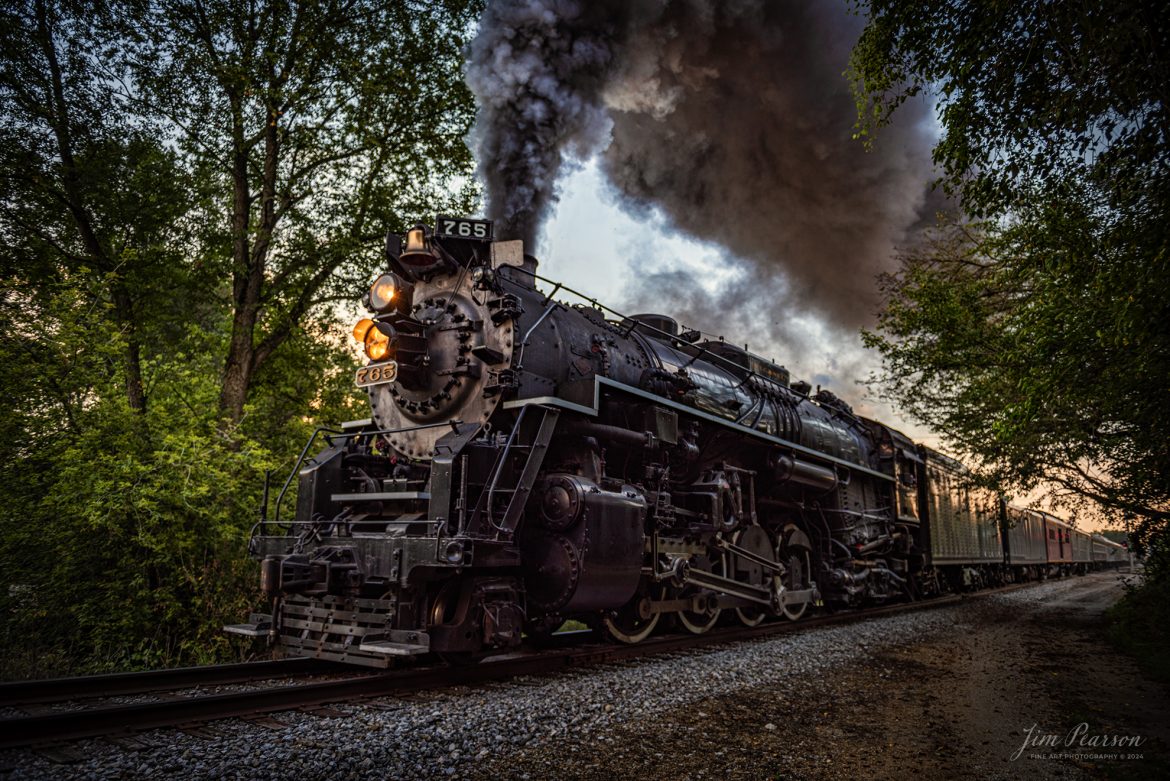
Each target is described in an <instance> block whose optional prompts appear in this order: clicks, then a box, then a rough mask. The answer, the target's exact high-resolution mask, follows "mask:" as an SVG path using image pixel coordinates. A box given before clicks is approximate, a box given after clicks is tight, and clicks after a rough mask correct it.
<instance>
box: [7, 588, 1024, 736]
mask: <svg viewBox="0 0 1170 781" xmlns="http://www.w3.org/2000/svg"><path fill="white" fill-rule="evenodd" d="M1029 585H1034V584H1031V583H1022V584H1012V585H1010V586H1004V587H1000V588H995V589H988V590H984V591H979V592H974V593H971V594H963V595H957V594H955V595H947V596H943V597H938V598H934V599H929V600H923V601H918V602H905V603H899V604H896V605H887V606H884V607H879V608H870V609H864V610H856V611H849V612H842V613H835V614H830V615H825V616H816V617H812V618H807V619H802V620H801V621H797V622H793V621H776V622H772V623H765V624H761V625H759V626H755V627H730V628H727V629H724V630H722V631H714V632H709V633H707V634H702V635H689V634H675V635H666V636H663V637H657V638H652V639H649V640H646V641H644V642H642V643H638V644H635V645H612V644H609V643H600V642H598V643H592V644H589V645H585V646H580V645H575V646H572V647H569V648H566V649H560V650H553V651H520V652H513V653H509V654H504V655H502V656H498V657H494V658H493V657H489V658H488V659H486V660H484V661H482V662H480V663H479V664H474V665H468V666H463V667H450V666H446V665H434V666H428V667H422V668H414V669H406V670H393V671H389V672H378V673H374V674H365V675H357V676H351V677H347V678H344V679H342V680H336V681H325V682H320V683H309V684H301V685H291V686H278V687H270V688H265V689H257V690H253V691H247V692H231V693H226V694H214V695H208V696H199V697H191V698H183V699H175V700H164V701H158V702H145V703H135V704H130V705H117V706H109V707H98V708H90V709H83V710H73V711H62V712H56V713H42V714H37V715H31V716H26V717H17V718H8V719H0V749H9V748H16V747H20V746H35V745H51V744H56V743H61V742H66V741H71V740H80V739H83V738H94V737H101V736H106V735H118V734H125V733H128V732H135V731H142V730H147V729H157V728H160V727H173V726H177V725H185V724H189V723H191V722H205V721H213V720H216V719H224V718H232V717H241V716H255V715H258V714H262V713H271V712H274V711H282V710H291V709H296V708H306V707H312V706H320V705H325V704H328V703H334V704H336V703H340V702H353V701H357V700H364V699H369V698H372V697H382V696H387V695H394V694H403V693H408V692H417V691H424V690H433V689H442V688H447V687H451V686H469V685H475V684H479V683H486V682H489V681H499V680H504V679H508V678H513V677H516V676H519V675H548V674H551V673H556V672H560V671H563V670H568V669H573V668H582V667H590V666H594V665H600V664H606V663H610V662H620V661H623V660H626V659H632V658H636V657H644V656H647V657H648V656H654V655H659V654H669V653H675V652H680V651H686V650H691V649H694V648H699V647H705V646H713V645H725V644H729V643H735V642H743V641H746V640H753V639H758V638H762V637H766V636H769V635H775V634H781V633H785V632H803V631H806V630H812V629H816V628H818V627H826V626H836V625H842V624H849V623H856V622H861V621H868V620H871V619H877V618H882V617H886V616H890V615H895V614H898V613H907V612H915V611H919V610H931V609H934V608H940V607H946V606H949V605H955V604H958V603H961V602H963V601H965V600H967V599H971V598H977V597H982V596H990V595H992V594H996V593H1001V592H1004V591H1014V590H1016V589H1019V588H1025V587H1027V586H1029ZM566 634H569V633H566ZM571 634H573V635H576V636H579V635H580V634H583V633H571ZM556 638H557V635H553V639H554V640H555V639H556ZM290 661H295V662H302V663H307V662H314V661H316V660H312V659H296V660H290ZM196 669H197V668H196ZM334 669H336V668H334ZM161 672H167V671H161ZM174 672H179V671H174ZM98 677H101V676H98Z"/></svg>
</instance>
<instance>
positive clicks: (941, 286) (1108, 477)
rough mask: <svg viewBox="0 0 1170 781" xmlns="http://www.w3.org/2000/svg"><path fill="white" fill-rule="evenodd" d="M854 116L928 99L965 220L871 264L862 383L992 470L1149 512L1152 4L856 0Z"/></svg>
mask: <svg viewBox="0 0 1170 781" xmlns="http://www.w3.org/2000/svg"><path fill="white" fill-rule="evenodd" d="M858 6H859V8H860V9H861V10H862V12H864V13H865V14H866V15H867V17H868V24H867V27H866V28H865V31H864V32H863V34H862V36H861V38H860V40H859V42H858V44H857V47H856V49H855V50H854V52H853V56H852V60H851V74H852V77H853V80H854V85H855V92H856V95H857V98H858V107H859V128H860V133H861V134H862V135H868V134H870V133H873V132H876V131H877V130H878V129H879V128H880V127H881V126H882V125H883V124H884V123H885V122H886V121H887V120H888V119H889V117H890V116H891V114H892V113H893V112H894V111H896V110H897V107H898V106H899V105H901V104H902V103H904V102H905V101H906V100H910V99H931V100H934V101H936V102H937V105H938V115H939V120H940V125H941V133H942V135H941V137H940V140H939V142H938V144H937V146H936V148H935V160H936V162H937V163H938V164H939V166H940V170H941V178H942V182H943V184H944V185H945V186H946V187H947V188H948V190H949V191H950V192H951V193H952V194H953V195H954V197H955V198H956V199H957V200H958V202H959V203H960V204H961V206H962V209H963V211H964V212H965V214H966V221H960V222H958V223H955V224H950V225H946V226H943V227H942V228H940V230H939V231H938V232H937V233H936V235H935V237H934V240H933V242H931V243H929V244H927V245H924V246H920V247H917V248H914V249H912V250H911V251H910V252H909V253H908V254H907V256H906V257H905V259H904V263H903V266H902V269H901V271H900V272H899V273H898V274H895V275H891V276H888V277H886V278H884V279H883V286H884V291H885V294H886V299H887V306H886V309H885V311H884V313H883V314H882V315H881V318H880V320H879V324H878V328H877V329H876V330H875V331H873V332H871V333H867V334H865V340H866V343H867V344H869V345H870V346H872V347H875V348H876V349H878V350H880V351H881V352H882V354H883V357H884V361H885V372H884V375H883V376H882V377H880V378H877V379H878V384H879V386H880V387H882V388H883V389H884V391H885V392H886V393H887V394H888V395H889V396H891V397H892V398H893V399H894V400H895V401H897V402H899V403H900V404H901V405H902V406H903V407H904V408H905V409H907V410H908V411H909V412H910V413H911V414H912V415H913V416H914V417H916V418H917V419H918V420H920V421H922V422H924V423H927V424H928V425H930V426H931V427H933V428H934V429H935V430H937V431H938V432H939V433H940V434H942V435H943V436H944V438H945V439H946V440H947V441H948V442H949V444H950V445H951V446H952V447H954V448H956V449H958V450H959V451H961V452H962V453H964V454H965V455H967V456H968V457H970V458H972V459H974V460H975V461H976V462H977V463H979V464H981V465H982V467H983V468H984V476H985V478H986V479H988V480H989V481H990V482H997V483H998V484H1000V485H1001V486H1005V487H1014V488H1019V489H1030V488H1033V487H1035V486H1037V485H1040V484H1046V485H1048V486H1049V487H1051V488H1052V490H1053V493H1054V494H1055V495H1056V496H1057V497H1058V498H1063V499H1076V500H1080V501H1082V502H1090V503H1094V504H1096V505H1097V506H1098V507H1101V508H1104V510H1105V511H1106V513H1108V514H1109V515H1110V516H1111V517H1113V518H1114V519H1116V518H1117V517H1118V516H1121V515H1130V516H1134V517H1136V518H1137V519H1138V520H1139V522H1140V523H1139V527H1138V536H1139V538H1147V539H1148V537H1149V535H1151V534H1153V533H1161V531H1162V530H1164V529H1165V528H1166V522H1167V519H1168V517H1170V516H1168V515H1167V510H1168V508H1170V494H1168V492H1170V480H1167V475H1170V445H1168V444H1167V443H1170V413H1168V411H1167V409H1168V404H1170V339H1168V337H1167V330H1168V329H1166V326H1165V324H1166V323H1167V322H1168V321H1170V305H1168V303H1167V300H1168V299H1167V296H1166V291H1167V290H1168V289H1170V261H1168V253H1167V248H1168V234H1167V231H1168V227H1167V226H1168V225H1170V221H1168V220H1167V214H1168V208H1167V207H1168V206H1170V188H1168V181H1170V180H1168V176H1170V155H1168V146H1167V143H1168V139H1170V114H1168V113H1167V97H1170V96H1168V95H1167V90H1168V88H1170V87H1168V85H1170V61H1168V58H1167V47H1168V41H1170V35H1168V33H1170V7H1167V6H1166V5H1165V4H1149V3H1139V2H1129V1H1123V2H1113V3H1011V2H991V3H974V2H959V3H954V2H943V1H942V0H926V2H903V1H901V0H867V1H866V2H860V3H858Z"/></svg>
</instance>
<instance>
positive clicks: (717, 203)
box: [467, 0, 942, 351]
mask: <svg viewBox="0 0 1170 781" xmlns="http://www.w3.org/2000/svg"><path fill="white" fill-rule="evenodd" d="M847 10H848V8H847V4H846V3H845V2H844V1H843V0H842V2H840V3H832V2H807V1H806V0H768V1H765V0H724V1H722V2H720V1H718V0H627V1H626V2H585V1H584V0H582V1H581V2H570V1H569V0H526V1H525V0H489V2H488V6H487V10H486V11H485V14H484V16H483V19H482V20H481V25H480V32H479V35H478V37H477V38H476V40H475V41H474V43H473V44H472V46H471V48H470V51H469V64H468V67H467V75H468V83H469V84H470V85H471V87H472V89H473V91H474V92H475V94H476V96H477V98H478V99H479V104H480V114H479V116H478V120H477V125H476V129H475V131H474V134H473V141H474V143H475V144H476V146H477V149H478V154H479V161H480V174H481V176H482V177H483V180H484V181H485V183H486V186H487V199H488V203H487V205H488V212H489V216H490V217H492V218H493V219H496V220H497V221H498V222H499V224H500V226H501V229H502V230H501V234H502V235H503V234H504V233H505V232H507V233H510V234H511V235H514V236H516V237H520V238H524V239H526V240H529V241H531V240H533V239H534V238H535V236H536V234H537V232H538V230H539V227H540V224H541V220H542V219H543V218H544V217H545V215H546V214H547V212H548V210H549V208H550V206H551V205H552V204H554V203H555V200H556V183H557V178H558V176H559V175H560V174H561V173H562V172H563V170H564V169H565V167H566V165H568V164H572V162H573V161H575V160H582V159H586V158H588V157H590V156H593V155H600V160H601V168H602V170H603V171H604V172H605V174H606V176H607V177H608V179H609V181H610V183H611V184H612V187H613V192H614V194H615V196H616V197H617V198H618V199H619V201H620V202H621V204H622V205H623V207H624V208H626V209H627V210H629V211H633V212H636V213H642V214H644V215H646V216H650V215H654V216H660V217H661V218H662V219H663V220H664V221H665V223H666V224H667V225H669V226H670V227H672V228H673V229H675V230H677V231H679V232H681V233H683V234H685V235H688V236H691V237H694V238H697V239H700V240H703V241H708V242H715V243H717V244H719V245H720V246H721V247H723V248H725V249H726V258H725V259H724V260H723V262H725V263H726V264H727V265H728V266H734V267H735V268H736V269H737V270H738V271H739V272H740V273H738V274H736V275H734V277H733V278H732V280H731V281H730V282H727V283H725V284H724V285H723V286H722V287H721V288H720V289H719V291H718V292H717V293H716V294H714V295H712V294H710V293H708V292H706V291H705V290H704V288H703V286H702V285H700V284H698V281H697V280H695V279H693V278H692V277H690V276H688V273H687V272H685V271H681V270H672V269H669V268H667V269H666V270H664V271H662V270H660V271H659V272H658V273H647V272H648V271H649V270H648V269H638V271H639V273H638V274H636V275H634V277H635V279H636V280H639V281H637V282H635V283H634V288H633V289H632V290H631V291H629V295H628V298H629V300H630V301H634V302H637V301H643V300H644V301H647V302H658V304H657V306H658V307H662V304H661V302H662V301H664V300H670V301H671V304H670V307H669V308H670V310H671V313H672V314H674V313H676V312H679V310H681V312H679V313H680V314H681V315H683V319H686V320H688V321H689V322H690V323H692V324H694V325H698V326H699V327H707V328H712V327H717V328H718V329H719V330H720V331H722V332H724V333H732V332H733V331H732V326H733V325H738V324H739V323H737V322H736V321H740V322H742V323H743V324H744V326H746V327H749V328H751V329H752V331H751V332H752V333H754V334H756V336H754V337H753V339H752V341H761V342H762V341H765V340H767V341H770V342H773V343H775V344H778V345H791V344H792V343H793V342H794V341H796V342H799V341H800V340H801V338H802V337H801V333H804V334H805V337H804V338H805V339H806V340H807V330H806V331H803V332H802V331H800V329H796V328H793V327H792V323H793V322H794V318H799V317H800V316H805V315H808V316H818V317H823V318H825V319H827V321H828V327H829V328H830V329H831V330H836V331H839V332H842V333H845V332H852V333H855V331H856V329H857V328H858V327H859V326H863V325H866V324H869V323H871V322H872V320H873V316H874V314H875V313H876V310H877V308H878V292H877V288H876V284H875V276H876V274H878V273H879V272H881V271H885V270H889V269H890V268H892V267H893V266H894V265H895V261H894V256H895V251H896V248H897V247H899V246H905V245H906V244H907V243H908V242H909V241H911V240H912V238H913V234H914V232H915V231H916V230H917V229H918V228H919V227H921V226H922V224H923V223H929V222H931V221H932V218H933V211H934V210H935V209H936V208H938V207H940V206H941V205H942V201H941V198H939V197H932V196H931V195H930V188H929V183H930V181H931V179H932V178H933V175H934V174H933V171H932V166H931V159H930V149H931V147H932V145H933V141H934V139H933V137H932V134H931V130H930V127H929V114H930V110H931V107H930V106H929V105H928V104H927V102H926V101H925V100H924V101H922V102H921V103H918V104H912V105H907V106H906V107H904V108H903V109H902V110H901V111H900V112H899V115H898V117H897V122H896V123H895V125H894V126H892V127H890V128H887V129H886V130H885V131H883V133H882V134H880V135H879V137H878V138H877V139H876V142H875V145H874V148H873V149H872V150H867V149H866V148H865V147H864V146H863V145H862V144H861V143H860V142H859V141H857V140H855V139H853V137H852V135H853V132H854V122H855V118H856V108H855V105H854V101H853V97H852V95H851V93H850V89H849V85H848V82H847V80H846V78H845V76H844V75H843V74H844V71H845V68H846V67H847V64H848V57H849V52H850V50H851V48H852V46H853V44H854V42H855V41H856V39H857V36H858V34H859V33H860V31H861V27H862V25H863V20H862V19H861V18H859V17H857V16H854V15H851V14H849V13H848V12H847ZM761 331H763V332H764V333H760V332H761ZM761 346H762V345H761ZM809 347H810V346H809V345H807V344H805V345H801V346H800V348H801V349H802V351H807V349H806V348H809Z"/></svg>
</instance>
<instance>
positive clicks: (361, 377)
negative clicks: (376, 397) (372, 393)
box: [353, 361, 398, 388]
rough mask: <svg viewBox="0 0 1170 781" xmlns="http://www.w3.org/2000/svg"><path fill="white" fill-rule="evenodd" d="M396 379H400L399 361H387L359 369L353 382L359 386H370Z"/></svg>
mask: <svg viewBox="0 0 1170 781" xmlns="http://www.w3.org/2000/svg"><path fill="white" fill-rule="evenodd" d="M396 379H398V362H397V361H387V362H386V363H375V364H371V365H370V366H363V367H362V368H360V369H358V370H357V372H356V373H355V374H354V376H353V384H354V385H356V386H358V387H359V388H368V387H370V386H371V385H381V384H382V383H385V382H394V380H396Z"/></svg>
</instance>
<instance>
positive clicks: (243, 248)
mask: <svg viewBox="0 0 1170 781" xmlns="http://www.w3.org/2000/svg"><path fill="white" fill-rule="evenodd" d="M232 109H233V114H234V115H235V116H234V117H233V123H232V124H233V128H232V134H233V139H232V140H233V142H234V146H235V154H234V159H233V162H232V189H233V193H234V196H235V198H234V204H233V209H232V337H231V342H230V343H229V344H228V354H227V361H226V362H225V365H224V373H223V386H222V388H221V389H220V395H219V410H220V414H221V416H222V417H223V418H225V419H226V421H227V422H230V423H233V424H234V423H239V422H240V419H241V418H243V416H244V403H245V402H246V401H247V399H248V386H249V385H250V384H251V382H252V369H253V366H252V357H253V352H254V350H253V344H252V340H253V337H254V333H255V330H256V317H257V313H258V311H259V309H260V285H261V284H262V283H263V281H264V274H263V267H262V266H261V265H260V264H257V263H254V262H253V258H252V252H251V248H250V244H249V241H248V228H249V216H250V208H251V196H250V193H249V185H248V150H247V147H246V146H245V143H244V128H243V114H242V111H241V109H240V106H239V103H238V102H237V101H235V100H233V106H232Z"/></svg>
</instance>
